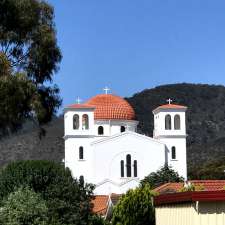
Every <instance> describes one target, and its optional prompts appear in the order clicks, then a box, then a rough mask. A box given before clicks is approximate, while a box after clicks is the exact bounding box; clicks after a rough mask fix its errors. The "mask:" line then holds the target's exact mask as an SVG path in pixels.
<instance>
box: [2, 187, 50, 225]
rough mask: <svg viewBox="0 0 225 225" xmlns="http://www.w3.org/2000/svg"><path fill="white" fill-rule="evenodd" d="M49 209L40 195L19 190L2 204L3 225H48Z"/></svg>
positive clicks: (25, 189)
mask: <svg viewBox="0 0 225 225" xmlns="http://www.w3.org/2000/svg"><path fill="white" fill-rule="evenodd" d="M47 213H48V208H47V206H46V203H45V201H44V200H43V199H42V198H41V197H40V195H39V194H37V193H35V192H34V191H32V190H30V189H29V188H26V187H25V188H19V189H18V190H17V191H15V192H13V193H11V194H10V195H9V196H8V198H7V199H5V200H4V201H3V203H2V208H1V210H0V224H1V225H25V224H26V225H48V218H47Z"/></svg>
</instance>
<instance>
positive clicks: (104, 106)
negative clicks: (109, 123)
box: [86, 94, 135, 120]
mask: <svg viewBox="0 0 225 225" xmlns="http://www.w3.org/2000/svg"><path fill="white" fill-rule="evenodd" d="M86 104H89V105H93V106H95V107H96V108H95V111H94V117H95V119H97V120H98V119H99V120H104V119H107V120H109V119H117V120H134V119H135V112H134V110H133V108H132V107H131V105H130V104H129V103H128V102H127V101H126V100H124V99H123V98H121V97H119V96H115V95H111V94H101V95H96V96H95V97H93V98H91V99H90V100H89V101H87V102H86Z"/></svg>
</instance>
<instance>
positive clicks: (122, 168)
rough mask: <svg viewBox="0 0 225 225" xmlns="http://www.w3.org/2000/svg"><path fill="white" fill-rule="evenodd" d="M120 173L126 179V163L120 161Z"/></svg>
mask: <svg viewBox="0 0 225 225" xmlns="http://www.w3.org/2000/svg"><path fill="white" fill-rule="evenodd" d="M120 173H121V177H124V161H123V160H121V161H120Z"/></svg>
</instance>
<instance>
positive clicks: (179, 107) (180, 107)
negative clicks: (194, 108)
mask: <svg viewBox="0 0 225 225" xmlns="http://www.w3.org/2000/svg"><path fill="white" fill-rule="evenodd" d="M157 109H187V106H183V105H177V104H165V105H161V106H159V107H157V108H156V109H154V110H153V111H155V110H157Z"/></svg>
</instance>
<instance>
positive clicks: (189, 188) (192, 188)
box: [179, 183, 205, 192]
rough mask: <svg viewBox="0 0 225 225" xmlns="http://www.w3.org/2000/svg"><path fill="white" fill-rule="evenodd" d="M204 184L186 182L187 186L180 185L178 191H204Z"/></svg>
mask: <svg viewBox="0 0 225 225" xmlns="http://www.w3.org/2000/svg"><path fill="white" fill-rule="evenodd" d="M204 189H205V187H204V185H194V184H192V183H190V184H188V185H187V186H184V187H182V188H181V189H180V190H179V192H186V191H204Z"/></svg>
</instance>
